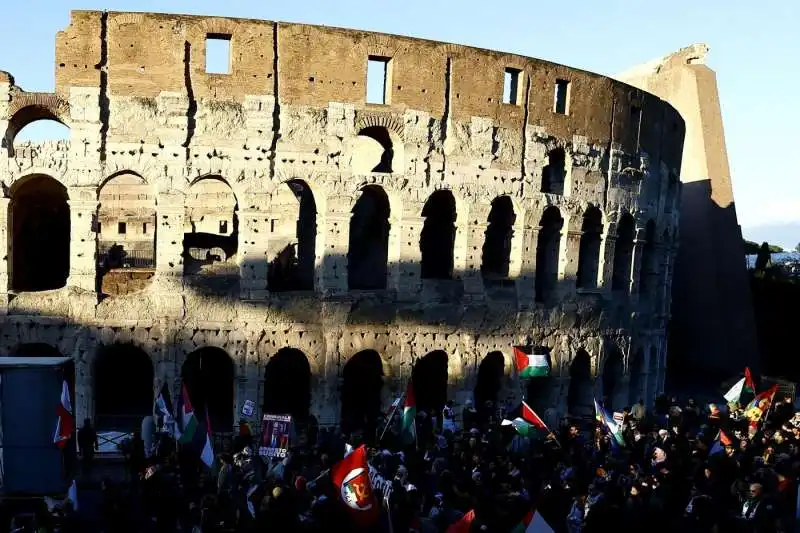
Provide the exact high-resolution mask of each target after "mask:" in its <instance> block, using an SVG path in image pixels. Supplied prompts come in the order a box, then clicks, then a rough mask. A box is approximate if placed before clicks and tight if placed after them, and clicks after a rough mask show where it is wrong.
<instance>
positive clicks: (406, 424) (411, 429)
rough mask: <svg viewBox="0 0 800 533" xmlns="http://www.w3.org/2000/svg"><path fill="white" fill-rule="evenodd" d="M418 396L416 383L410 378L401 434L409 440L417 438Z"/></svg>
mask: <svg viewBox="0 0 800 533" xmlns="http://www.w3.org/2000/svg"><path fill="white" fill-rule="evenodd" d="M416 418H417V398H416V397H415V396H414V383H413V382H412V381H411V380H410V379H409V380H408V389H407V390H406V400H405V403H404V404H403V419H402V426H401V427H402V430H401V434H402V435H403V436H404V437H405V438H406V439H407V442H412V441H415V440H416V438H417V424H416Z"/></svg>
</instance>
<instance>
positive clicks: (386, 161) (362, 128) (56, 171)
mask: <svg viewBox="0 0 800 533" xmlns="http://www.w3.org/2000/svg"><path fill="white" fill-rule="evenodd" d="M211 47H220V49H222V50H224V54H227V55H226V56H225V57H226V58H227V60H226V61H225V65H224V66H223V68H216V70H217V72H211V71H212V70H215V69H214V68H212V67H211V66H210V62H207V53H206V52H207V50H210V49H211ZM55 79H56V88H55V92H54V93H32V92H26V91H25V90H24V89H22V88H20V87H18V86H17V85H16V84H15V82H14V79H13V77H12V76H11V75H9V74H6V73H3V72H0V132H3V136H2V142H3V145H2V148H3V150H4V156H5V157H3V158H2V162H0V179H2V182H3V192H4V198H3V199H2V201H1V203H0V206H2V210H3V211H4V212H7V217H6V216H2V217H0V220H2V221H3V223H2V225H0V238H2V239H4V240H5V242H7V244H8V252H7V255H6V256H5V257H4V259H3V260H2V261H0V278H1V279H0V287H1V289H0V290H2V301H1V302H0V305H2V311H3V315H4V316H3V317H2V341H1V343H0V349H1V350H2V354H3V355H19V356H25V355H51V354H56V353H59V354H63V355H65V356H69V357H71V358H72V360H73V361H74V384H75V405H76V414H77V416H78V418H79V419H83V417H92V418H93V419H94V420H95V422H96V424H97V426H98V427H100V428H101V429H125V428H132V427H135V426H137V425H138V424H139V423H140V421H141V418H142V417H143V416H145V415H147V414H149V413H151V412H152V397H153V390H154V387H157V386H160V384H161V383H164V382H166V383H167V384H168V386H169V387H170V390H171V391H172V393H173V394H177V393H178V391H179V389H180V383H181V378H182V377H183V380H184V382H185V383H186V384H187V387H188V388H189V391H190V395H191V397H192V399H193V403H194V404H195V407H196V408H198V409H201V410H202V409H208V412H209V413H210V417H211V420H212V425H213V426H214V429H215V431H218V432H225V431H230V429H231V427H232V426H233V425H234V424H235V421H236V420H238V418H239V412H240V410H241V408H242V406H243V405H244V403H245V401H246V400H251V401H252V402H254V403H255V404H256V405H257V406H258V408H259V410H261V409H263V410H265V411H268V412H281V413H284V412H289V413H292V414H294V415H295V416H296V417H297V418H298V419H306V418H307V417H308V415H309V413H310V414H311V415H313V416H314V417H315V418H316V419H317V420H318V421H319V422H321V423H325V424H327V423H335V422H338V421H341V422H342V423H344V424H345V425H348V426H350V427H358V426H359V425H362V424H363V421H364V419H365V417H369V416H371V415H373V414H375V413H376V412H377V411H380V410H383V409H385V408H386V407H387V405H388V404H389V402H390V399H391V398H392V397H393V396H396V395H398V394H399V393H400V392H401V391H402V390H404V388H405V386H406V383H407V382H408V380H409V378H410V377H411V376H412V374H413V376H414V383H415V384H416V390H417V401H418V403H419V406H420V407H421V408H437V409H438V408H440V407H441V405H442V404H443V403H444V401H445V399H446V398H447V399H452V400H455V401H456V402H457V404H459V403H462V402H464V401H465V400H467V399H472V398H473V397H474V399H475V400H476V401H477V402H478V403H480V404H481V405H482V404H484V403H485V401H486V400H489V399H491V400H500V401H505V400H507V399H514V398H519V396H520V394H521V393H523V392H524V393H525V394H526V395H527V398H528V399H529V401H530V402H531V403H532V404H533V405H534V406H535V407H536V408H537V409H539V410H541V412H542V414H543V415H545V417H546V419H548V420H550V421H551V422H552V421H553V420H555V419H557V418H558V417H559V416H563V415H564V414H566V413H569V414H572V415H576V416H581V415H586V414H588V413H590V412H591V409H592V402H591V400H592V396H593V395H597V396H598V397H601V396H606V397H608V398H609V400H608V401H609V402H611V403H612V404H613V407H614V408H620V407H622V406H624V405H626V404H629V403H631V402H633V401H636V400H637V399H638V398H640V397H642V398H645V399H646V400H648V401H649V399H650V398H652V396H653V395H654V394H655V393H656V392H657V391H659V390H660V388H661V387H663V375H664V366H665V364H664V362H665V354H666V335H665V324H666V320H667V317H668V314H669V294H670V280H671V273H672V266H673V257H674V252H675V249H676V234H675V232H676V227H677V225H676V223H677V211H678V206H677V205H676V204H677V198H678V196H679V189H680V184H679V173H680V166H681V152H682V146H683V138H684V123H683V120H682V119H681V117H680V116H679V114H678V113H677V112H676V111H675V110H674V109H673V108H672V107H671V106H670V105H668V104H667V103H665V102H664V101H662V100H659V99H658V98H656V97H654V96H652V95H651V94H648V93H646V92H643V91H640V90H638V89H635V88H633V87H631V86H629V85H626V84H623V83H620V82H617V81H614V80H611V79H609V78H607V77H604V76H600V75H597V74H592V73H589V72H584V71H581V70H577V69H573V68H569V67H565V66H562V65H557V64H554V63H549V62H547V61H542V60H539V59H532V58H528V57H520V56H517V55H512V54H504V53H499V52H492V51H487V50H478V49H474V48H469V47H466V46H458V45H452V44H443V43H438V42H430V41H424V40H419V39H411V38H406V37H397V36H390V35H382V34H375V33H368V32H362V31H354V30H343V29H335V28H328V27H322V26H307V25H301V24H288V23H278V22H266V21H257V20H236V19H227V18H214V17H190V16H180V15H160V14H140V13H104V12H96V11H77V12H73V13H72V18H71V24H70V26H69V27H68V28H67V29H66V30H65V31H63V32H60V33H59V34H58V36H57V39H56V76H55ZM43 119H48V120H55V121H58V122H61V123H62V124H64V125H66V126H68V127H69V132H70V133H69V139H68V140H65V141H59V142H42V143H23V142H15V137H16V135H17V133H18V132H19V131H20V130H21V129H22V128H23V127H25V126H27V125H28V124H29V123H31V122H33V121H38V120H43ZM6 221H7V224H6ZM515 345H520V346H529V347H537V348H538V349H540V350H546V351H547V353H548V354H549V360H550V363H551V365H552V372H551V375H550V376H549V377H543V378H536V379H532V380H531V381H530V383H526V384H521V383H520V381H519V379H518V378H517V376H516V373H515V371H514V368H513V363H512V357H513V355H512V347H513V346H515ZM524 389H526V390H524ZM256 416H258V415H256Z"/></svg>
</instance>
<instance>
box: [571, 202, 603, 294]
mask: <svg viewBox="0 0 800 533" xmlns="http://www.w3.org/2000/svg"><path fill="white" fill-rule="evenodd" d="M602 238H603V215H602V214H601V213H600V210H599V209H598V208H596V207H595V206H589V208H588V209H587V210H586V212H585V213H584V214H583V223H582V224H581V244H580V252H579V254H578V276H577V277H578V288H581V289H593V288H595V287H597V276H598V273H599V272H598V271H599V268H600V243H601V242H602Z"/></svg>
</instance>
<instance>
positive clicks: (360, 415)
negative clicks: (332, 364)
mask: <svg viewBox="0 0 800 533" xmlns="http://www.w3.org/2000/svg"><path fill="white" fill-rule="evenodd" d="M382 389H383V362H382V360H381V356H380V355H379V354H378V352H376V351H375V350H364V351H362V352H358V353H357V354H355V355H354V356H353V357H352V358H351V359H350V360H349V361H348V362H347V363H346V364H345V365H344V369H343V370H342V430H343V431H345V432H350V431H354V430H364V431H365V435H370V436H371V435H374V433H375V431H374V430H375V422H376V419H377V418H378V416H379V415H380V414H381V390H382Z"/></svg>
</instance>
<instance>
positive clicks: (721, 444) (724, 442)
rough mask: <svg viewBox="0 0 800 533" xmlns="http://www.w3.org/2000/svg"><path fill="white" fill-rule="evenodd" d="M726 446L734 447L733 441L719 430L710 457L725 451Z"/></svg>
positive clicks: (709, 453)
mask: <svg viewBox="0 0 800 533" xmlns="http://www.w3.org/2000/svg"><path fill="white" fill-rule="evenodd" d="M726 446H733V441H732V440H731V438H730V437H729V436H728V434H727V433H725V432H724V431H723V430H721V429H720V430H719V433H718V434H717V438H716V439H714V444H713V445H712V446H711V450H709V452H708V455H717V454H720V453H723V452H724V451H725V447H726Z"/></svg>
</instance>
